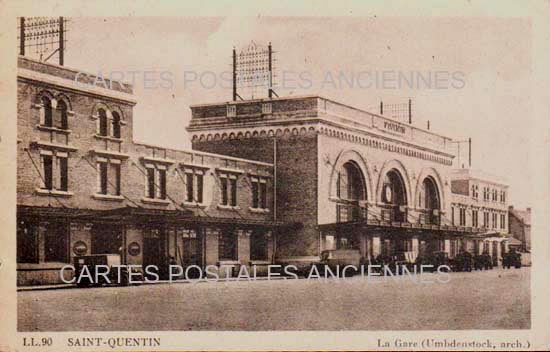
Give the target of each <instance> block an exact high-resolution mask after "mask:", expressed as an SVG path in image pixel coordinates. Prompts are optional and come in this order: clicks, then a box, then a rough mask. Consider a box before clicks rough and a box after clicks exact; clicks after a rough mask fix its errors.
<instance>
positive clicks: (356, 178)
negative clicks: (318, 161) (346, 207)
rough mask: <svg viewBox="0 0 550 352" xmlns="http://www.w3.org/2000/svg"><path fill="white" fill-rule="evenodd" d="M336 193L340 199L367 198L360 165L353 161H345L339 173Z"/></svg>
mask: <svg viewBox="0 0 550 352" xmlns="http://www.w3.org/2000/svg"><path fill="white" fill-rule="evenodd" d="M337 177H338V179H337V180H336V183H337V185H336V193H337V194H336V195H337V197H338V198H340V199H347V200H364V199H366V193H367V192H366V190H365V181H364V178H363V174H362V172H361V170H360V169H359V167H358V166H357V165H356V164H355V163H354V162H352V161H348V162H347V163H345V164H344V165H343V166H342V168H341V170H340V171H339V172H338V175H337Z"/></svg>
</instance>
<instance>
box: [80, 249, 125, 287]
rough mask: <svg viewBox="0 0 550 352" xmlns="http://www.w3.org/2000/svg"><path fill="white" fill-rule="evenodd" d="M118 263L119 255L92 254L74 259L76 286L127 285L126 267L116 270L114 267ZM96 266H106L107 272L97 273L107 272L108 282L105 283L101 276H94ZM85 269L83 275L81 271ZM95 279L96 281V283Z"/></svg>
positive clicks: (104, 270) (119, 261)
mask: <svg viewBox="0 0 550 352" xmlns="http://www.w3.org/2000/svg"><path fill="white" fill-rule="evenodd" d="M120 263H121V260H120V254H92V255H82V256H77V257H74V268H75V277H76V284H77V286H79V287H86V286H101V285H105V284H118V285H123V286H126V285H128V282H129V275H128V270H127V269H126V267H122V268H117V267H116V266H115V265H120ZM98 265H105V266H107V268H108V269H109V270H108V272H107V270H106V269H101V270H99V271H97V272H98V273H104V272H107V278H108V280H109V281H107V280H106V279H105V277H104V276H103V275H96V270H97V267H98ZM85 267H86V269H87V271H86V272H84V273H83V271H84V270H86V269H84V268H85ZM119 272H120V277H119ZM88 274H89V275H88ZM90 276H91V279H90ZM96 278H97V279H98V280H97V281H96Z"/></svg>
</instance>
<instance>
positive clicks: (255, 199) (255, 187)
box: [252, 179, 260, 208]
mask: <svg viewBox="0 0 550 352" xmlns="http://www.w3.org/2000/svg"><path fill="white" fill-rule="evenodd" d="M259 194H260V187H259V184H258V179H255V180H254V179H252V208H259V207H260V203H259V199H260V197H259Z"/></svg>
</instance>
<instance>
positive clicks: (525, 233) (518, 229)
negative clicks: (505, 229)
mask: <svg viewBox="0 0 550 352" xmlns="http://www.w3.org/2000/svg"><path fill="white" fill-rule="evenodd" d="M508 209H509V217H510V221H509V224H510V235H511V236H512V237H513V238H514V239H516V240H517V241H519V249H521V251H523V252H531V208H527V209H525V210H519V209H514V206H512V205H511V206H510V207H509V208H508Z"/></svg>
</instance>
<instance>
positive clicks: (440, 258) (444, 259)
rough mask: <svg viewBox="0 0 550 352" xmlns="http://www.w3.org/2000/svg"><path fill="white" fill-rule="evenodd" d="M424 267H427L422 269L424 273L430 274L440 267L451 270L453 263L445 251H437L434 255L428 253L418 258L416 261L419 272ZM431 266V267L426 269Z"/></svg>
mask: <svg viewBox="0 0 550 352" xmlns="http://www.w3.org/2000/svg"><path fill="white" fill-rule="evenodd" d="M422 265H424V266H425V267H424V268H423V269H422V271H425V272H429V271H432V272H433V271H437V270H438V268H439V267H441V266H443V265H446V266H448V267H449V268H451V267H452V261H451V260H450V259H449V254H448V253H447V252H444V251H436V252H432V253H428V254H425V255H422V256H418V257H417V258H416V261H415V266H416V268H417V271H420V270H421V268H420V267H421V266H422ZM426 266H429V267H426Z"/></svg>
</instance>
